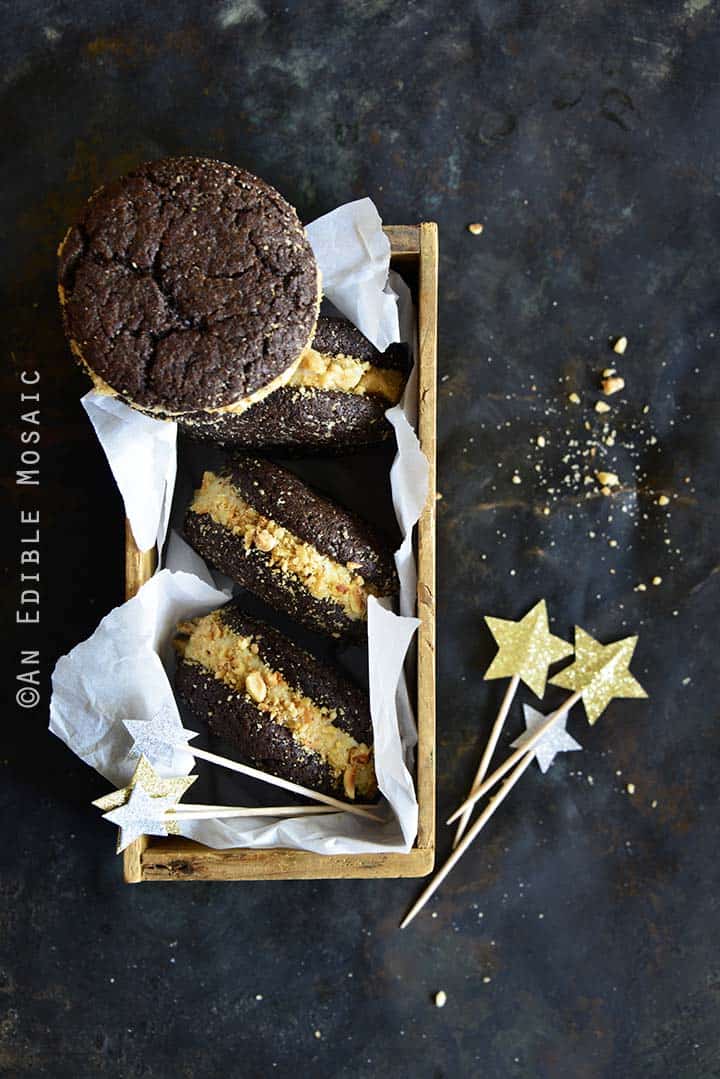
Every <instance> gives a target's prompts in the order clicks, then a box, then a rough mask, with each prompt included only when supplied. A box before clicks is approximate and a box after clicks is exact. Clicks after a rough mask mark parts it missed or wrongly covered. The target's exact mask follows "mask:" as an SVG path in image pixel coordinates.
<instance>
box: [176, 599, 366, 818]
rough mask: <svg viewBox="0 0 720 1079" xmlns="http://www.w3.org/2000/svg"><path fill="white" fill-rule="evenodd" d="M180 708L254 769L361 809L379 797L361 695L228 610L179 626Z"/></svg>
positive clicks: (275, 635)
mask: <svg viewBox="0 0 720 1079" xmlns="http://www.w3.org/2000/svg"><path fill="white" fill-rule="evenodd" d="M175 644H176V648H177V650H178V652H179V653H180V655H181V657H182V658H181V660H180V662H179V664H178V668H177V672H176V675H175V690H176V692H177V695H178V697H179V699H180V700H181V701H182V702H183V703H184V704H185V705H186V706H187V707H188V708H189V709H190V711H191V712H192V714H193V715H194V716H195V717H196V718H197V719H198V720H200V721H204V722H205V723H206V724H207V726H208V728H209V730H210V733H211V734H213V735H215V736H216V737H219V738H222V739H224V740H225V741H227V742H229V743H231V744H232V745H234V746H236V747H237V750H238V752H239V753H240V754H241V755H242V756H243V757H245V758H247V760H248V761H250V762H251V763H252V764H253V765H256V766H257V767H258V768H261V769H262V770H263V771H266V772H270V773H271V774H272V775H277V776H282V777H283V778H284V779H289V780H292V781H293V782H294V783H301V784H302V785H303V786H304V787H311V788H312V789H313V790H318V791H322V792H323V793H325V794H332V795H335V796H336V797H337V796H339V797H344V798H346V799H350V800H357V801H361V802H366V801H371V800H373V799H374V797H375V795H376V793H377V781H376V778H375V770H374V768H373V763H372V740H373V739H372V721H371V719H370V709H369V704H368V699H367V695H366V694H365V693H363V691H362V690H361V689H359V688H358V687H357V686H356V685H355V684H354V683H352V682H350V681H349V680H348V679H347V678H346V677H345V676H344V675H343V674H341V673H340V672H339V671H337V670H336V669H335V668H334V667H330V666H328V665H327V664H325V663H322V662H321V661H320V660H318V659H316V658H315V657H314V656H312V655H310V654H309V653H308V652H305V651H303V650H302V649H300V648H298V647H297V645H295V644H293V642H292V641H290V640H288V639H287V638H286V637H284V636H283V635H282V634H281V633H278V631H277V630H275V629H272V628H271V627H270V626H266V625H263V624H262V623H261V622H257V621H255V620H254V619H250V618H248V617H246V616H245V615H244V614H243V612H242V611H241V610H240V609H239V608H238V607H237V605H236V604H229V605H228V606H226V607H222V608H221V609H220V610H217V611H213V612H212V613H211V614H208V615H205V616H204V617H203V618H196V619H193V620H192V621H188V622H181V623H180V624H179V626H178V636H177V637H176V640H175Z"/></svg>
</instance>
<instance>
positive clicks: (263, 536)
mask: <svg viewBox="0 0 720 1079" xmlns="http://www.w3.org/2000/svg"><path fill="white" fill-rule="evenodd" d="M276 543H277V540H276V539H275V537H274V536H273V535H272V534H271V533H270V532H266V531H265V529H261V530H260V531H259V532H256V533H255V546H256V547H258V548H259V549H260V550H261V551H272V549H273V547H274V546H275V545H276Z"/></svg>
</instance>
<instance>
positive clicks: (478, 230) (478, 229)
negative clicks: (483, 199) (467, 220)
mask: <svg viewBox="0 0 720 1079" xmlns="http://www.w3.org/2000/svg"><path fill="white" fill-rule="evenodd" d="M484 228H485V226H484V225H482V224H481V223H480V222H479V221H473V222H472V223H471V224H469V225H468V227H467V230H468V232H470V233H472V235H473V236H480V235H481V234H482V231H483V229H484Z"/></svg>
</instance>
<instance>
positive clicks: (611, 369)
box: [602, 367, 617, 378]
mask: <svg viewBox="0 0 720 1079" xmlns="http://www.w3.org/2000/svg"><path fill="white" fill-rule="evenodd" d="M615 374H617V372H616V370H615V368H614V367H606V368H605V370H604V371H603V373H602V377H603V378H611V377H612V376H613V375H615Z"/></svg>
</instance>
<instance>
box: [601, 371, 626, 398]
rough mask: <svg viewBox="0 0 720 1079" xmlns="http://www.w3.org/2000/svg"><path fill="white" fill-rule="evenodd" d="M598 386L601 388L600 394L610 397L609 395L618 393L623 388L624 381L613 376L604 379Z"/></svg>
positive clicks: (617, 376)
mask: <svg viewBox="0 0 720 1079" xmlns="http://www.w3.org/2000/svg"><path fill="white" fill-rule="evenodd" d="M600 385H601V386H602V392H603V393H604V394H606V395H607V396H608V397H610V395H611V394H613V393H619V392H620V390H622V389H624V388H625V379H624V378H620V376H619V375H614V376H610V377H608V378H604V379H603V380H602V382H601V384H600Z"/></svg>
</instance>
